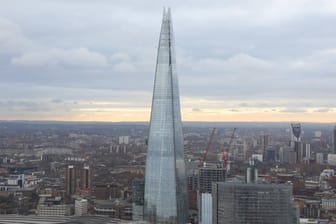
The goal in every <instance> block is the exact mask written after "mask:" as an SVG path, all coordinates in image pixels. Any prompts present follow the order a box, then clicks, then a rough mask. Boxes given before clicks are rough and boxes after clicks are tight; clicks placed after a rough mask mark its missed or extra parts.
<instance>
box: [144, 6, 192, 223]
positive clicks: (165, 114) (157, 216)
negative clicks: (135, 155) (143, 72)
mask: <svg viewBox="0 0 336 224" xmlns="http://www.w3.org/2000/svg"><path fill="white" fill-rule="evenodd" d="M153 91H154V92H153V100H152V111H151V119H150V129H149V138H148V150H147V161H146V177H145V198H144V199H145V200H144V202H145V204H144V219H145V220H147V221H149V222H151V223H178V224H183V223H186V222H187V217H188V208H187V181H186V174H185V162H184V149H183V134H182V123H181V112H180V99H179V90H178V81H177V74H176V62H175V50H174V39H173V28H172V21H171V14H170V9H168V11H166V10H164V12H163V19H162V26H161V33H160V41H159V47H158V55H157V62H156V71H155V81H154V90H153Z"/></svg>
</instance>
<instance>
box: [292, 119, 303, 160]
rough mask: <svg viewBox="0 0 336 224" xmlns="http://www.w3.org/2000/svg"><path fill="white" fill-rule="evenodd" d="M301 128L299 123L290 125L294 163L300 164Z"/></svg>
mask: <svg viewBox="0 0 336 224" xmlns="http://www.w3.org/2000/svg"><path fill="white" fill-rule="evenodd" d="M301 134H302V128H301V124H300V123H292V124H291V143H290V144H291V146H292V147H293V149H294V152H295V153H296V162H297V163H300V162H302V160H303V144H302V142H301Z"/></svg>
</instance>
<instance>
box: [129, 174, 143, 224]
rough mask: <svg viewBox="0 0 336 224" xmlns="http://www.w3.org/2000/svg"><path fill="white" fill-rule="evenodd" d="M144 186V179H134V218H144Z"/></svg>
mask: <svg viewBox="0 0 336 224" xmlns="http://www.w3.org/2000/svg"><path fill="white" fill-rule="evenodd" d="M144 188H145V181H144V179H138V178H136V179H134V180H133V181H132V220H136V221H138V220H142V219H143V205H144Z"/></svg>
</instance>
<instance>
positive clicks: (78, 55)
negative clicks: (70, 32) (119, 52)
mask: <svg viewBox="0 0 336 224" xmlns="http://www.w3.org/2000/svg"><path fill="white" fill-rule="evenodd" d="M11 62H12V64H13V65H21V66H46V65H70V66H83V67H91V66H92V67H105V66H107V65H108V60H107V58H106V57H105V56H104V55H102V54H100V53H97V52H93V51H89V50H88V49H86V48H77V49H70V50H64V49H60V48H53V49H49V50H45V51H39V52H29V53H24V54H23V55H21V56H20V57H16V58H13V59H12V61H11Z"/></svg>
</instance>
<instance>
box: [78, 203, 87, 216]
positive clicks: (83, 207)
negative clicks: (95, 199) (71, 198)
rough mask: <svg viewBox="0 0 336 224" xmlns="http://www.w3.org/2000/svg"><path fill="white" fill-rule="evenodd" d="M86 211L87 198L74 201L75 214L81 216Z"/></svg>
mask: <svg viewBox="0 0 336 224" xmlns="http://www.w3.org/2000/svg"><path fill="white" fill-rule="evenodd" d="M87 213H88V201H87V199H77V200H76V201H75V215H76V216H83V215H86V214H87Z"/></svg>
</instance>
